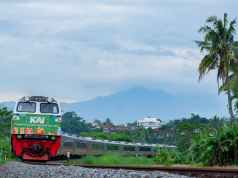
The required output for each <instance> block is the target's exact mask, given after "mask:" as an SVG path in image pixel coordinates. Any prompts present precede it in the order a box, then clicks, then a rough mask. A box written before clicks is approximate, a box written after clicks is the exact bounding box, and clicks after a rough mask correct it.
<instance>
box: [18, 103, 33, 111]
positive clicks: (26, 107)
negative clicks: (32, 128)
mask: <svg viewBox="0 0 238 178" xmlns="http://www.w3.org/2000/svg"><path fill="white" fill-rule="evenodd" d="M35 111H36V103H32V102H27V103H25V102H19V103H18V105H17V112H35Z"/></svg>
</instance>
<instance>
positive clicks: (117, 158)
mask: <svg viewBox="0 0 238 178" xmlns="http://www.w3.org/2000/svg"><path fill="white" fill-rule="evenodd" d="M82 163H83V164H97V165H155V164H156V163H155V162H154V161H153V160H151V159H148V158H147V157H144V156H141V157H125V156H122V155H120V154H110V155H105V156H100V157H96V156H93V155H91V154H88V155H86V156H84V157H83V159H82ZM75 164H76V163H75Z"/></svg>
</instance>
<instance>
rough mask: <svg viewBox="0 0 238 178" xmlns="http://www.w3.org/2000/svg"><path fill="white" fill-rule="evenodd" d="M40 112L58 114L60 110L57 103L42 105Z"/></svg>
mask: <svg viewBox="0 0 238 178" xmlns="http://www.w3.org/2000/svg"><path fill="white" fill-rule="evenodd" d="M40 112H41V113H53V114H58V113H59V108H58V105H57V104H55V103H41V104H40Z"/></svg>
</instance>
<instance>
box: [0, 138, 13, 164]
mask: <svg viewBox="0 0 238 178" xmlns="http://www.w3.org/2000/svg"><path fill="white" fill-rule="evenodd" d="M16 160H17V157H16V156H14V154H13V153H11V152H10V140H9V138H5V139H0V164H1V163H4V162H7V161H16Z"/></svg>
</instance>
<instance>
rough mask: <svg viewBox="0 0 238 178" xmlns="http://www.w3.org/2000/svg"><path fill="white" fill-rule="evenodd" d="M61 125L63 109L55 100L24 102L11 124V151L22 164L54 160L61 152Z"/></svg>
mask: <svg viewBox="0 0 238 178" xmlns="http://www.w3.org/2000/svg"><path fill="white" fill-rule="evenodd" d="M61 123H62V117H61V109H60V105H59V103H58V102H57V101H56V100H55V99H54V98H50V97H45V96H25V97H23V98H21V99H20V100H19V101H17V102H16V104H15V107H14V111H13V117H12V120H11V151H12V152H13V153H14V154H15V155H16V156H17V157H19V158H21V159H23V160H49V159H51V158H54V157H55V156H56V152H57V151H58V149H59V144H60V138H61Z"/></svg>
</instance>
